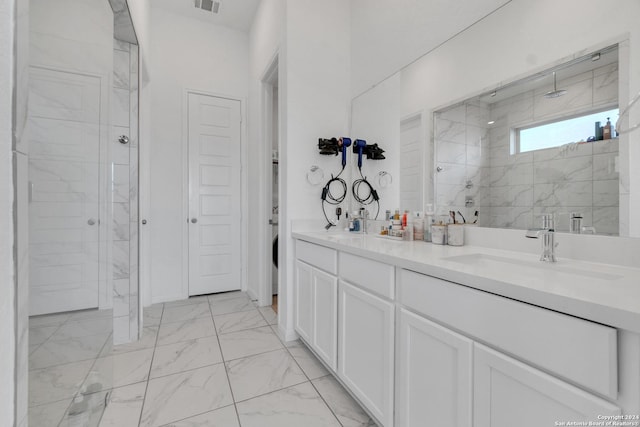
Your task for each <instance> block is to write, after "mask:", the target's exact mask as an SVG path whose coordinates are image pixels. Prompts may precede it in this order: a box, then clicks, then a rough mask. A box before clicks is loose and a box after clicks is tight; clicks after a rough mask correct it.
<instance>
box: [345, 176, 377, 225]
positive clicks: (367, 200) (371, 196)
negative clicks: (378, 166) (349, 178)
mask: <svg viewBox="0 0 640 427" xmlns="http://www.w3.org/2000/svg"><path fill="white" fill-rule="evenodd" d="M358 171H360V178H359V179H356V180H355V181H353V185H352V186H351V192H352V193H353V198H354V199H355V200H356V202H358V203H360V204H361V205H370V204H371V203H373V202H376V204H377V205H378V210H377V211H376V217H375V218H374V219H378V214H380V201H379V200H380V197H378V192H377V191H376V190H375V189H374V188H373V186H372V185H371V183H369V181H367V178H365V177H364V176H363V175H362V169H361V168H358ZM362 185H364V186H365V189H366V188H368V189H369V192H368V193H367V194H366V197H362V196H360V186H362Z"/></svg>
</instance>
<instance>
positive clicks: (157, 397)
mask: <svg viewBox="0 0 640 427" xmlns="http://www.w3.org/2000/svg"><path fill="white" fill-rule="evenodd" d="M231 403H233V398H232V395H231V390H230V388H229V382H228V380H227V374H226V372H225V368H224V365H223V364H217V365H211V366H207V367H204V368H199V369H194V370H192V371H187V372H182V373H179V374H173V375H169V376H166V377H162V378H155V379H152V380H149V385H148V388H147V396H146V398H145V403H144V408H143V410H142V421H141V423H140V425H141V426H145V427H155V426H162V425H164V424H167V423H170V422H173V421H178V420H182V419H184V418H188V417H191V416H194V415H198V414H202V413H204V412H207V411H211V410H213V409H217V408H221V407H223V406H227V405H230V404H231Z"/></svg>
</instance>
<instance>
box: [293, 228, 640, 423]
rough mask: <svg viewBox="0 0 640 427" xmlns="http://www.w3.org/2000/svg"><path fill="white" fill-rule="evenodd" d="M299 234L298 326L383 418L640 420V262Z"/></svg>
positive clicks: (388, 420)
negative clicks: (555, 258) (553, 259)
mask: <svg viewBox="0 0 640 427" xmlns="http://www.w3.org/2000/svg"><path fill="white" fill-rule="evenodd" d="M293 236H294V238H295V239H297V240H296V254H295V256H296V261H295V263H296V264H295V285H294V289H295V293H294V304H295V320H294V322H295V329H296V332H297V333H298V334H299V335H300V337H301V338H302V339H303V340H304V342H305V343H306V344H307V346H308V347H309V348H310V349H311V350H312V351H313V352H314V353H315V354H316V355H317V356H318V357H319V358H320V359H322V361H323V362H324V363H325V364H326V366H327V367H328V368H329V369H330V370H331V371H332V373H333V374H334V375H335V376H336V377H337V378H338V379H339V380H340V381H341V382H342V383H343V384H344V385H345V386H346V387H347V388H348V390H349V391H350V392H351V393H352V395H353V396H355V397H356V398H357V399H358V400H359V401H360V403H361V404H362V405H363V407H365V408H366V409H367V411H369V413H370V414H371V415H372V416H374V417H375V418H376V419H377V421H378V422H379V423H380V425H382V426H384V427H391V426H396V427H415V426H439V427H447V426H451V427H470V426H474V427H489V426H491V427H511V426H514V425H518V426H530V427H541V426H557V425H571V424H567V423H569V422H579V421H586V422H589V421H591V422H593V423H598V422H602V424H592V425H607V424H606V423H607V421H614V420H617V421H616V422H623V421H624V422H628V423H629V424H609V425H629V426H633V425H636V426H637V425H640V419H638V418H637V416H638V415H639V414H640V269H636V268H630V267H623V266H612V265H607V264H597V263H587V262H581V261H574V260H566V259H562V258H561V259H560V261H559V262H558V263H555V264H550V263H541V262H539V260H538V259H539V257H538V256H536V255H531V254H527V253H519V252H513V251H503V250H497V249H490V248H485V247H477V246H465V247H448V246H437V245H432V244H428V243H424V242H396V241H390V240H384V239H381V238H379V237H376V236H373V235H357V236H354V235H348V234H331V233H318V232H297V233H294V234H293ZM619 416H623V417H624V416H626V417H627V418H626V419H625V418H621V417H619ZM611 417H613V418H611ZM561 423H565V424H561ZM585 425H588V424H585Z"/></svg>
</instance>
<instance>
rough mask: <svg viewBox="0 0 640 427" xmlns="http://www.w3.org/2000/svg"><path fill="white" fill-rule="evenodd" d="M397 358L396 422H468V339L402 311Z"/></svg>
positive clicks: (466, 426) (450, 426)
mask: <svg viewBox="0 0 640 427" xmlns="http://www.w3.org/2000/svg"><path fill="white" fill-rule="evenodd" d="M399 321H400V327H399V328H398V329H399V342H398V353H397V354H398V356H397V357H398V358H397V365H396V366H397V368H396V372H397V387H398V388H397V395H396V402H397V405H396V417H397V423H396V425H398V426H403V427H422V426H424V425H426V424H425V423H427V424H428V425H434V426H439V427H470V426H471V392H472V390H471V365H472V357H471V355H472V351H473V342H472V341H471V340H470V339H468V338H465V337H463V336H462V335H459V334H457V333H455V332H453V331H451V330H449V329H447V328H444V327H442V326H440V325H437V324H435V323H433V322H431V321H429V320H427V319H425V318H423V317H419V316H417V315H415V314H413V313H410V312H408V311H406V310H404V309H401V310H400V318H399Z"/></svg>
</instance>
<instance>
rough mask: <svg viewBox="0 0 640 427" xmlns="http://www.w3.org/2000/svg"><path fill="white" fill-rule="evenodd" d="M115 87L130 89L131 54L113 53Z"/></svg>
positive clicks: (115, 51)
mask: <svg viewBox="0 0 640 427" xmlns="http://www.w3.org/2000/svg"><path fill="white" fill-rule="evenodd" d="M113 87H117V88H121V89H129V52H124V51H121V50H114V51H113Z"/></svg>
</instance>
